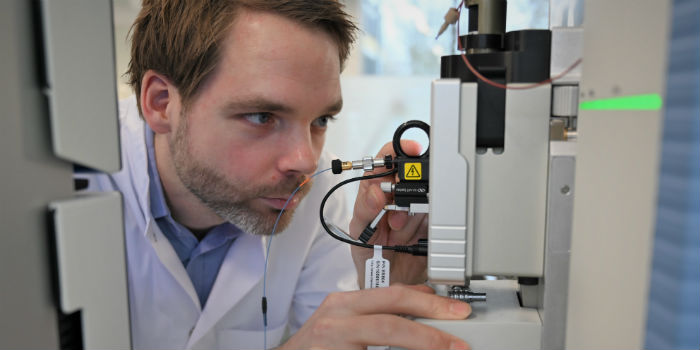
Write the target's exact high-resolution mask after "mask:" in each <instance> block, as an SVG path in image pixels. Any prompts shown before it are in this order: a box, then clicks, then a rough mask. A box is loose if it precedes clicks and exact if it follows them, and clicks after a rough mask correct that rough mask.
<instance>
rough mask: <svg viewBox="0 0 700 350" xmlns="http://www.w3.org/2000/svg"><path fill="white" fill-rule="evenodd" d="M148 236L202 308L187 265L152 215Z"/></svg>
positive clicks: (181, 283)
mask: <svg viewBox="0 0 700 350" xmlns="http://www.w3.org/2000/svg"><path fill="white" fill-rule="evenodd" d="M145 236H146V238H147V239H148V240H149V241H150V242H151V246H153V249H154V250H155V251H156V254H157V255H158V258H159V259H160V261H161V262H162V263H163V265H165V268H167V269H168V271H169V272H170V274H171V275H173V277H175V280H177V282H178V283H179V284H180V286H182V288H183V289H185V292H187V295H189V296H190V299H192V302H193V303H194V304H195V305H197V308H198V309H200V310H201V309H202V307H201V305H200V304H199V298H198V297H197V292H196V291H195V290H194V285H193V284H192V280H191V279H190V276H189V275H188V274H187V271H186V270H185V266H184V265H182V261H180V258H179V257H178V256H177V253H175V249H173V246H172V245H170V242H169V241H168V239H167V237H165V235H164V234H163V232H161V231H160V228H159V227H158V225H157V224H156V223H155V221H154V220H153V218H152V217H149V219H148V223H147V225H146V235H145Z"/></svg>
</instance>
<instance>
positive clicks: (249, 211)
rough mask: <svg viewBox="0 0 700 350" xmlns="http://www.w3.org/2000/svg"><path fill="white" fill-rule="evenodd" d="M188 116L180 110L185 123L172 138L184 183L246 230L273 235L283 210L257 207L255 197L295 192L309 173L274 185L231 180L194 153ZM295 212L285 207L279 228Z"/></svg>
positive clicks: (172, 150) (306, 188) (307, 187)
mask: <svg viewBox="0 0 700 350" xmlns="http://www.w3.org/2000/svg"><path fill="white" fill-rule="evenodd" d="M187 119H188V118H187V117H186V116H185V115H184V114H180V121H181V126H180V127H179V128H178V130H177V131H176V132H175V137H174V139H173V140H171V141H170V142H169V148H170V154H171V155H172V156H173V163H174V165H175V173H176V174H177V176H178V177H179V179H180V181H181V182H182V184H183V185H184V186H185V188H187V189H188V190H189V191H190V192H191V193H192V194H194V195H195V196H196V197H197V198H198V199H199V200H200V201H201V202H202V203H203V204H204V205H205V206H206V207H208V208H209V209H211V210H212V211H213V212H214V213H216V214H217V215H218V216H220V217H221V218H222V219H224V220H226V221H228V222H230V223H231V224H233V225H235V226H237V227H238V228H240V229H241V230H243V231H244V232H247V233H250V234H254V235H271V234H272V229H273V227H274V225H275V221H276V220H277V217H278V216H279V214H280V210H278V209H275V208H271V207H266V206H263V207H262V208H261V207H260V206H258V207H256V206H255V205H254V200H255V199H258V198H261V197H270V196H279V195H280V194H284V193H288V194H291V193H292V192H293V191H294V190H295V189H296V188H297V187H298V186H299V185H300V184H301V183H302V182H303V181H304V180H305V179H306V176H305V175H300V176H294V177H291V176H290V177H286V178H284V179H283V180H282V181H281V182H279V183H277V184H273V185H252V184H246V183H240V182H236V181H235V180H229V179H227V178H226V177H225V176H223V175H222V174H220V173H219V172H218V171H217V170H216V169H214V168H212V167H209V166H207V165H205V164H204V163H202V162H200V161H199V160H198V159H197V157H195V156H194V155H193V154H192V151H191V149H190V145H189V142H188V140H189V139H188V125H187V124H188V121H187ZM310 188H311V183H308V184H306V185H305V186H303V187H302V188H301V189H299V191H298V192H297V193H296V194H295V197H299V199H301V198H303V197H304V196H305V195H306V194H307V193H308V192H309V190H310ZM293 215H294V210H284V213H283V214H282V216H281V217H280V219H279V223H278V224H277V228H276V232H281V231H283V230H284V229H285V228H286V227H287V226H288V225H289V223H290V222H291V220H292V217H293Z"/></svg>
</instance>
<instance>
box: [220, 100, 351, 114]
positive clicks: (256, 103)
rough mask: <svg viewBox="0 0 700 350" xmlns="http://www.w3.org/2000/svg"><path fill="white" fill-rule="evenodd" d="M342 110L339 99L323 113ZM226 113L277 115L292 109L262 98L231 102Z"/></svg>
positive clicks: (341, 103) (341, 101)
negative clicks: (253, 112) (260, 112)
mask: <svg viewBox="0 0 700 350" xmlns="http://www.w3.org/2000/svg"><path fill="white" fill-rule="evenodd" d="M342 108H343V99H342V98H339V99H338V100H337V101H336V102H335V103H333V104H332V105H330V106H328V107H327V108H326V111H325V113H329V114H336V113H338V112H340V110H341V109H342ZM224 110H226V111H239V110H249V111H265V112H279V113H293V112H294V108H293V107H291V106H289V105H286V104H284V103H280V102H276V101H272V100H269V99H266V98H262V97H256V98H251V99H244V100H237V101H231V102H229V103H227V104H226V105H225V106H224Z"/></svg>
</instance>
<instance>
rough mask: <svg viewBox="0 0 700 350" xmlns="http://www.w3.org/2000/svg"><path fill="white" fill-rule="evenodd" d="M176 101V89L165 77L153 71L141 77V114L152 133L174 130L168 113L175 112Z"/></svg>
mask: <svg viewBox="0 0 700 350" xmlns="http://www.w3.org/2000/svg"><path fill="white" fill-rule="evenodd" d="M178 101H179V100H178V98H177V89H176V88H175V86H174V85H173V84H172V83H171V82H170V81H169V80H168V79H167V78H166V77H165V76H163V75H161V74H159V73H156V72H155V71H153V70H149V71H147V72H146V73H145V74H144V75H143V79H142V80H141V113H142V114H143V118H144V119H145V120H146V123H148V126H150V127H151V129H152V130H153V131H154V132H156V133H158V134H165V133H169V132H170V131H171V130H174V125H173V122H174V121H173V120H172V119H173V118H172V117H171V116H170V113H172V111H173V110H175V109H174V108H173V107H175V106H173V104H177V103H178ZM169 110H170V112H169Z"/></svg>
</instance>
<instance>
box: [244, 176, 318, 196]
mask: <svg viewBox="0 0 700 350" xmlns="http://www.w3.org/2000/svg"><path fill="white" fill-rule="evenodd" d="M308 179H309V177H308V176H307V175H300V176H295V177H289V178H286V179H284V180H282V181H280V182H279V183H277V184H275V185H272V186H266V187H264V188H261V189H259V190H258V191H257V192H258V193H257V196H259V197H264V196H270V195H273V196H278V195H285V196H288V195H290V194H292V193H293V192H294V191H295V190H296V189H297V188H298V187H299V186H300V185H301V184H302V183H304V182H305V181H307V180H308ZM310 185H311V184H306V185H305V186H304V187H302V188H301V189H299V192H298V193H304V192H306V191H308V188H310V187H311V186H310Z"/></svg>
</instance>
